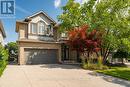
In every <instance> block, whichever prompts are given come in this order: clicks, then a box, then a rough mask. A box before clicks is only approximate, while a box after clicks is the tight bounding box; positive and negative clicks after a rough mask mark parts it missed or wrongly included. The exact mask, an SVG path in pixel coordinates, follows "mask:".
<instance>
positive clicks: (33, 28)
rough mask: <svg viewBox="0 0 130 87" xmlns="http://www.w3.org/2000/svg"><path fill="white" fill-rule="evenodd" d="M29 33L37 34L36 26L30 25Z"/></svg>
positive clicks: (34, 24)
mask: <svg viewBox="0 0 130 87" xmlns="http://www.w3.org/2000/svg"><path fill="white" fill-rule="evenodd" d="M31 32H32V34H37V24H36V23H31Z"/></svg>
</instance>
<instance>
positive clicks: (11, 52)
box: [5, 42, 18, 60]
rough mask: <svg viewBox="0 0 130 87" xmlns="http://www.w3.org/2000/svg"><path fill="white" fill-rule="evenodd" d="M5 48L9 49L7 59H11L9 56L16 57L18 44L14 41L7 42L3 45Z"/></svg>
mask: <svg viewBox="0 0 130 87" xmlns="http://www.w3.org/2000/svg"><path fill="white" fill-rule="evenodd" d="M5 48H6V49H8V51H9V60H11V57H14V58H17V56H18V46H17V43H16V42H9V43H8V44H7V45H5ZM13 60H14V59H13Z"/></svg>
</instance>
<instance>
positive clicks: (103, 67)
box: [83, 63, 108, 70]
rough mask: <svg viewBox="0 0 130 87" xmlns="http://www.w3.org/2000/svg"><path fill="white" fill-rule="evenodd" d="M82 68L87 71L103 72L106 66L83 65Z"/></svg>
mask: <svg viewBox="0 0 130 87" xmlns="http://www.w3.org/2000/svg"><path fill="white" fill-rule="evenodd" d="M83 68H84V69H88V70H105V69H108V67H107V66H105V65H103V66H102V67H99V66H98V64H92V63H91V64H89V66H88V64H84V65H83Z"/></svg>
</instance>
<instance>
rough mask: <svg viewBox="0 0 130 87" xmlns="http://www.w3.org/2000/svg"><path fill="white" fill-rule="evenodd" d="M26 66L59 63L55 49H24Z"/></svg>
mask: <svg viewBox="0 0 130 87" xmlns="http://www.w3.org/2000/svg"><path fill="white" fill-rule="evenodd" d="M24 52H25V62H26V64H54V63H57V62H58V58H57V54H58V53H57V52H58V50H55V49H24Z"/></svg>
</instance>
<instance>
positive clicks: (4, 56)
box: [0, 45, 9, 76]
mask: <svg viewBox="0 0 130 87" xmlns="http://www.w3.org/2000/svg"><path fill="white" fill-rule="evenodd" d="M8 56H9V55H8V50H6V49H5V48H4V47H3V46H1V45H0V76H1V75H2V73H3V71H4V69H5V67H6V65H7V60H8Z"/></svg>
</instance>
